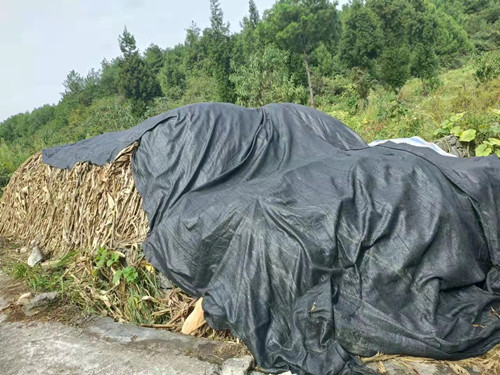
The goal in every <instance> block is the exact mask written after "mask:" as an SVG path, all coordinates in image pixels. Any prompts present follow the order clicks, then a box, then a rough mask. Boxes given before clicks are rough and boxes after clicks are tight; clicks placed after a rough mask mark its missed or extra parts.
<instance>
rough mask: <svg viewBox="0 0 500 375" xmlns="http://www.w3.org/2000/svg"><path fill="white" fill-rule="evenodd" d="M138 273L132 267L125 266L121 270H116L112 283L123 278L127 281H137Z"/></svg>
mask: <svg viewBox="0 0 500 375" xmlns="http://www.w3.org/2000/svg"><path fill="white" fill-rule="evenodd" d="M138 277H139V274H138V273H137V270H136V269H135V268H134V267H125V268H123V269H121V270H118V271H116V272H115V274H114V275H113V284H118V283H119V282H120V280H121V279H123V280H125V281H126V282H128V283H134V282H136V281H137V278H138Z"/></svg>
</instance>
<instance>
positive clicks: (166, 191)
mask: <svg viewBox="0 0 500 375" xmlns="http://www.w3.org/2000/svg"><path fill="white" fill-rule="evenodd" d="M134 141H139V142H140V145H139V147H138V149H137V151H136V153H135V155H134V158H133V162H132V167H133V171H134V176H135V181H136V186H137V189H138V191H139V193H140V194H141V195H142V197H143V202H144V210H145V211H146V213H147V215H148V218H149V221H150V226H151V228H150V229H151V230H150V234H149V236H148V238H147V240H146V241H145V243H144V246H143V249H144V253H145V255H146V258H147V259H148V260H149V261H150V262H151V263H152V264H153V265H154V266H155V267H156V268H157V269H158V270H160V271H161V272H162V273H163V274H165V275H166V276H167V277H168V278H170V279H171V280H173V281H174V282H175V283H176V284H177V285H179V286H180V287H181V288H182V289H183V290H185V291H186V292H188V293H190V294H192V295H194V296H199V297H201V296H203V297H204V301H203V309H204V311H205V316H206V320H207V322H208V323H209V324H210V325H211V326H212V327H214V328H217V329H225V328H228V329H230V330H231V332H232V333H233V334H234V335H235V336H237V337H239V338H241V339H242V340H243V341H244V342H245V343H246V345H247V346H248V347H249V349H250V350H251V352H252V353H253V355H254V356H255V358H256V360H257V363H258V364H259V365H260V366H261V367H262V368H264V369H266V370H269V371H278V370H279V371H283V370H285V369H290V370H292V371H293V372H295V373H299V374H303V373H310V374H337V373H340V374H364V373H368V372H369V371H368V370H367V369H366V368H364V367H363V366H362V365H361V364H360V363H359V362H358V361H357V360H356V359H355V355H362V356H371V355H373V354H375V353H376V352H383V353H400V354H406V355H414V356H426V357H433V358H437V359H459V358H464V357H468V356H475V355H479V354H482V353H484V352H485V351H487V350H488V349H490V348H492V347H493V346H494V345H495V344H497V343H499V342H500V319H498V317H497V316H495V315H494V314H491V311H492V309H494V310H499V309H500V273H499V265H500V239H499V234H500V225H499V224H500V223H499V219H500V160H499V159H498V158H497V157H496V156H490V157H486V158H471V159H459V158H450V157H447V156H442V155H439V154H437V153H436V152H434V151H432V150H430V149H426V148H422V147H415V146H411V145H407V144H396V143H391V142H387V143H384V144H381V145H379V146H376V147H368V146H367V145H366V144H365V142H364V141H363V140H362V139H361V138H360V137H359V136H357V135H356V134H355V133H354V132H353V131H352V130H350V129H349V128H347V127H346V126H345V125H344V124H342V123H341V122H340V121H338V120H336V119H334V118H332V117H330V116H328V115H326V114H324V113H321V112H319V111H315V110H312V109H310V108H307V107H303V106H299V105H292V104H272V105H268V106H265V107H262V108H259V109H245V108H242V107H238V106H234V105H230V104H215V103H211V104H210V103H209V104H197V105H191V106H187V107H182V108H178V109H175V110H172V111H169V112H166V113H165V114H162V115H160V116H157V117H154V118H151V119H149V120H147V121H145V122H144V123H142V124H141V125H139V126H137V127H135V128H133V129H130V130H125V131H123V132H119V133H110V134H103V135H101V136H98V137H95V138H92V139H88V140H85V141H82V142H79V143H76V144H72V145H66V146H62V147H57V148H54V149H49V150H45V152H44V162H45V163H48V164H50V165H52V166H55V167H59V168H71V167H72V166H73V165H74V164H75V163H76V162H78V161H89V162H91V163H95V164H99V165H100V164H103V163H106V162H109V161H111V160H112V159H113V158H114V156H116V154H117V152H119V151H120V150H121V149H122V148H124V147H125V146H127V145H129V144H130V143H132V142H134Z"/></svg>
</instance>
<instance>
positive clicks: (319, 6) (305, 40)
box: [258, 0, 340, 106]
mask: <svg viewBox="0 0 500 375" xmlns="http://www.w3.org/2000/svg"><path fill="white" fill-rule="evenodd" d="M258 32H259V33H260V35H261V36H262V38H263V39H264V40H267V41H269V42H271V41H272V42H275V43H276V44H277V45H278V47H280V48H281V49H283V50H285V51H290V52H292V53H296V54H302V55H303V59H304V65H305V68H306V71H307V77H308V85H309V90H310V102H311V105H312V106H314V95H313V91H312V82H311V78H310V68H309V62H308V54H309V53H311V52H312V51H313V50H314V49H316V48H317V47H318V46H319V44H320V43H321V42H329V43H335V42H336V41H337V39H338V37H339V34H340V22H339V17H338V14H337V10H336V6H335V4H332V3H330V2H329V1H328V0H288V1H279V2H277V3H276V4H275V5H274V6H273V7H272V8H271V9H270V10H269V11H268V12H266V13H265V15H264V19H263V21H262V22H261V23H260V24H259V26H258Z"/></svg>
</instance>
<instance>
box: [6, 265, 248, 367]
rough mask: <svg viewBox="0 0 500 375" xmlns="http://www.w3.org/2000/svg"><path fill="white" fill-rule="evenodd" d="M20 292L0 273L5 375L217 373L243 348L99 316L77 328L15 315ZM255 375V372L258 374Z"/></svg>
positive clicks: (80, 324) (81, 323)
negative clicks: (15, 306)
mask: <svg viewBox="0 0 500 375" xmlns="http://www.w3.org/2000/svg"><path fill="white" fill-rule="evenodd" d="M19 292H20V291H14V292H13V290H12V285H11V281H10V280H9V278H8V277H6V276H5V275H3V274H1V273H0V374H2V375H11V374H12V375H14V374H43V375H46V374H72V375H74V374H82V375H83V374H120V375H121V374H172V375H184V374H185V375H188V374H189V375H195V374H200V375H205V374H216V373H218V372H219V369H220V366H219V364H220V363H222V362H223V361H224V360H225V359H227V358H230V357H232V356H234V353H238V351H239V352H241V345H239V346H238V347H236V345H237V344H233V343H225V342H217V341H213V340H207V339H198V338H195V337H191V336H185V335H180V334H175V333H171V332H168V331H161V330H156V329H148V328H142V327H137V326H134V325H131V324H121V323H116V322H114V321H113V320H112V319H109V318H102V317H94V318H91V319H90V320H88V321H86V322H80V323H79V324H78V325H76V326H75V325H67V324H63V323H58V322H54V321H51V320H49V321H40V320H37V319H32V320H25V319H20V317H19V316H17V317H15V316H13V315H15V314H13V313H12V311H11V310H12V304H11V303H12V302H15V301H16V300H17V297H18V295H19ZM255 374H256V373H255Z"/></svg>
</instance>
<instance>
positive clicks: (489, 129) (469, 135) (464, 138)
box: [434, 109, 500, 157]
mask: <svg viewBox="0 0 500 375" xmlns="http://www.w3.org/2000/svg"><path fill="white" fill-rule="evenodd" d="M489 112H490V113H491V114H493V115H494V116H495V115H496V116H498V115H500V110H497V109H490V111H489ZM465 115H466V112H460V113H457V114H455V115H453V116H451V117H450V118H449V119H447V120H445V121H443V122H442V123H441V125H440V127H439V128H438V129H437V130H436V131H435V132H434V135H437V136H439V135H446V134H453V135H455V136H457V137H459V140H460V142H464V143H466V144H468V145H469V146H472V147H474V154H475V155H476V156H488V155H491V154H493V153H495V154H496V155H497V156H498V157H500V126H499V125H498V123H497V122H493V124H492V125H490V126H487V125H486V126H484V125H483V126H477V127H476V129H474V128H468V129H465V130H463V125H464V124H463V123H462V125H457V123H459V124H460V123H461V120H462V119H463V118H464V116H465Z"/></svg>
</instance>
